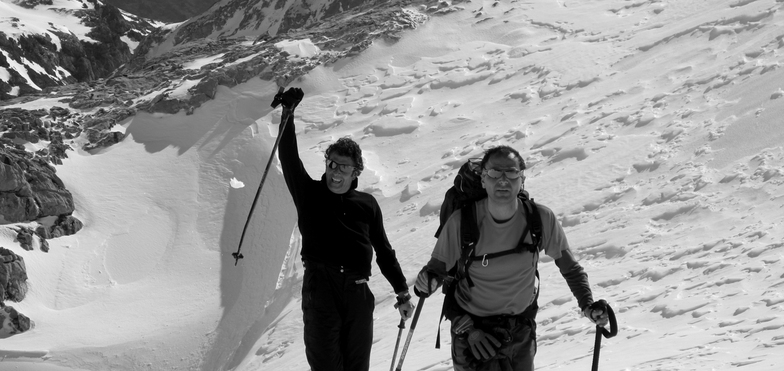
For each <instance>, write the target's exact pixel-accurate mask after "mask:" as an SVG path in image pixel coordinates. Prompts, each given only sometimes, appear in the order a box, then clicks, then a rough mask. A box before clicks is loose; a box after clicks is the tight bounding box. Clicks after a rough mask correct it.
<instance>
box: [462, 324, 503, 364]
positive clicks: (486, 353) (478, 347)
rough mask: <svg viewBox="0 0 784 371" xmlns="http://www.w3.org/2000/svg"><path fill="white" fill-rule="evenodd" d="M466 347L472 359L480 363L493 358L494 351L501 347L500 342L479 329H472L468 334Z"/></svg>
mask: <svg viewBox="0 0 784 371" xmlns="http://www.w3.org/2000/svg"><path fill="white" fill-rule="evenodd" d="M468 345H469V347H470V348H471V353H472V354H473V355H474V358H476V359H478V360H480V361H482V360H488V359H490V358H492V357H493V356H495V351H496V349H498V348H500V347H501V342H500V341H498V339H496V338H495V337H493V335H490V334H488V333H486V332H484V331H482V330H479V329H473V330H471V332H469V333H468Z"/></svg>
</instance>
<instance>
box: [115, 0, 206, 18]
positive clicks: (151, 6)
mask: <svg viewBox="0 0 784 371" xmlns="http://www.w3.org/2000/svg"><path fill="white" fill-rule="evenodd" d="M103 2H104V3H106V4H111V5H114V6H116V7H118V8H120V9H122V10H124V11H126V12H128V13H131V14H136V15H138V16H139V17H143V18H149V19H155V20H158V21H161V22H166V23H174V22H182V21H184V20H187V19H189V18H192V17H195V16H197V15H199V14H202V13H204V12H205V11H206V10H207V9H209V8H210V7H211V6H212V5H213V4H215V3H216V2H217V0H177V1H174V2H169V1H159V0H103Z"/></svg>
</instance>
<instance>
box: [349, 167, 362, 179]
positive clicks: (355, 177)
mask: <svg viewBox="0 0 784 371" xmlns="http://www.w3.org/2000/svg"><path fill="white" fill-rule="evenodd" d="M359 174H362V172H361V171H359V170H356V169H355V170H354V171H352V172H351V177H352V178H353V179H357V178H359Z"/></svg>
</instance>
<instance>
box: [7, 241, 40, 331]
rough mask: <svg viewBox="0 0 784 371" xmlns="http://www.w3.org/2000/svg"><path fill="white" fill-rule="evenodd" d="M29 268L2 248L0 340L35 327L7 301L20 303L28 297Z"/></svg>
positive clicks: (20, 259)
mask: <svg viewBox="0 0 784 371" xmlns="http://www.w3.org/2000/svg"><path fill="white" fill-rule="evenodd" d="M27 289H28V286H27V268H26V267H25V263H24V259H22V257H21V256H19V255H16V254H14V252H13V251H11V250H8V249H6V248H4V247H0V339H1V338H6V337H8V336H11V335H14V334H18V333H22V332H25V331H27V330H29V329H30V328H32V327H33V326H34V324H33V322H32V321H30V318H28V317H27V316H25V315H24V314H21V313H19V312H18V311H17V310H16V309H14V308H13V307H9V306H6V305H5V302H6V301H13V302H17V303H18V302H20V301H22V299H24V298H25V296H26V295H27Z"/></svg>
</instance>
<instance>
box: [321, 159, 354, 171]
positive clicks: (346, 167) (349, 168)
mask: <svg viewBox="0 0 784 371" xmlns="http://www.w3.org/2000/svg"><path fill="white" fill-rule="evenodd" d="M324 162H326V163H327V167H329V168H330V169H332V170H335V169H338V168H339V169H340V171H341V172H343V173H349V172H351V171H352V170H354V169H356V168H357V167H356V166H351V165H346V164H339V163H337V162H335V161H332V160H330V159H326V160H325V161H324Z"/></svg>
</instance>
